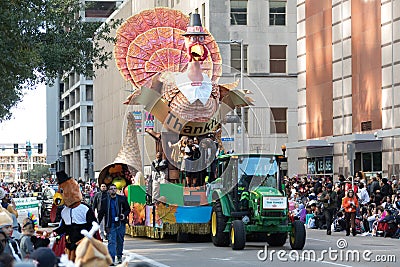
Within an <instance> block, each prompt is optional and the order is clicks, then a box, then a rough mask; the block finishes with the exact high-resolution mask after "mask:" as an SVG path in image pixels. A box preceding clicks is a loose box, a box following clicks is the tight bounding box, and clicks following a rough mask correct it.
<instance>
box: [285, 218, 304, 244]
mask: <svg viewBox="0 0 400 267" xmlns="http://www.w3.org/2000/svg"><path fill="white" fill-rule="evenodd" d="M289 241H290V246H291V247H292V249H295V250H300V249H303V248H304V245H305V244H306V227H305V226H304V223H303V222H301V221H294V222H293V223H292V232H291V233H290V238H289Z"/></svg>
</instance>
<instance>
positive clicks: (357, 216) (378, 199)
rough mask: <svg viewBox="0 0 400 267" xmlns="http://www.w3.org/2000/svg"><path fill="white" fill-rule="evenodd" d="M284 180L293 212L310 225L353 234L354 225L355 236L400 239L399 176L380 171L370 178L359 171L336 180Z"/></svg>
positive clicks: (326, 178)
mask: <svg viewBox="0 0 400 267" xmlns="http://www.w3.org/2000/svg"><path fill="white" fill-rule="evenodd" d="M284 183H285V189H286V193H287V195H288V197H289V210H290V212H291V213H292V214H293V215H294V216H295V217H296V218H298V219H300V220H301V221H303V222H304V223H305V224H306V226H307V227H308V228H314V229H326V231H327V234H328V235H329V234H331V232H332V231H335V232H340V231H344V230H346V234H347V235H349V234H350V232H349V228H350V225H351V228H352V233H353V235H356V234H361V235H363V236H369V235H373V236H385V237H386V236H391V237H392V238H399V234H400V217H399V211H400V188H399V186H398V180H397V179H396V177H395V176H392V177H391V179H388V178H386V177H384V178H382V176H381V174H380V173H377V174H376V175H374V176H372V177H370V178H366V177H364V174H363V173H362V172H358V173H356V175H355V176H354V177H352V176H350V177H348V178H347V179H346V178H345V177H344V176H343V175H339V177H338V178H337V179H335V180H334V179H332V177H313V178H311V177H292V178H287V177H285V179H284ZM330 192H332V193H330ZM327 194H328V195H330V196H331V197H326V195H327Z"/></svg>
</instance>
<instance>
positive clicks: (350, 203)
mask: <svg viewBox="0 0 400 267" xmlns="http://www.w3.org/2000/svg"><path fill="white" fill-rule="evenodd" d="M342 207H343V208H344V211H345V212H356V208H358V200H357V197H356V196H353V197H344V198H343V200H342Z"/></svg>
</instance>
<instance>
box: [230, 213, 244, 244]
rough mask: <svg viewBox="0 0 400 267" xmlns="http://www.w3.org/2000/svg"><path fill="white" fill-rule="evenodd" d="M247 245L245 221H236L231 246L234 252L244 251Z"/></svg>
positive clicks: (232, 228) (232, 227)
mask: <svg viewBox="0 0 400 267" xmlns="http://www.w3.org/2000/svg"><path fill="white" fill-rule="evenodd" d="M245 245H246V229H245V226H244V223H243V221H241V220H234V221H233V222H232V226H231V246H232V249H233V250H242V249H244V246H245Z"/></svg>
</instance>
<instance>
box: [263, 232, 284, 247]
mask: <svg viewBox="0 0 400 267" xmlns="http://www.w3.org/2000/svg"><path fill="white" fill-rule="evenodd" d="M287 237H288V234H287V233H275V234H271V235H270V236H267V243H268V245H270V246H271V247H281V246H283V245H285V243H286V239H287Z"/></svg>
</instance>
